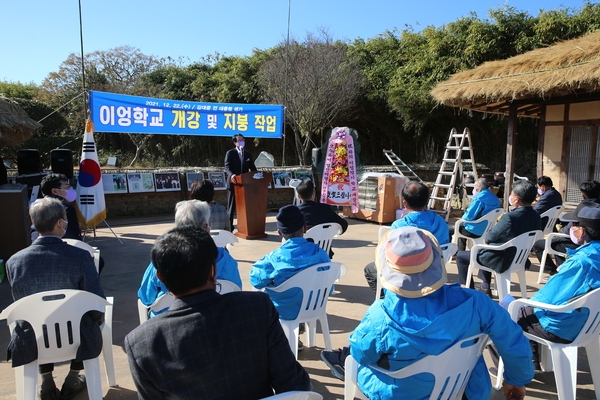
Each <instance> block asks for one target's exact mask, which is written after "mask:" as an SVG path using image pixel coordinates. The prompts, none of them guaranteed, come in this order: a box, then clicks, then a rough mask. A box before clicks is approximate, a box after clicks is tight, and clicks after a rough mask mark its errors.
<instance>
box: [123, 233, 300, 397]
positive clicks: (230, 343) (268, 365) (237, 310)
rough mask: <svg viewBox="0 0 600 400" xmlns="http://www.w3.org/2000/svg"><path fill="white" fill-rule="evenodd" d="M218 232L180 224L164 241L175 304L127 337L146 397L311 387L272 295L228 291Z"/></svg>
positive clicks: (160, 265)
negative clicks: (220, 268)
mask: <svg viewBox="0 0 600 400" xmlns="http://www.w3.org/2000/svg"><path fill="white" fill-rule="evenodd" d="M216 257H217V247H216V246H215V243H214V242H213V240H212V238H211V237H210V235H209V234H208V233H207V232H205V231H203V230H199V229H196V228H194V227H189V226H187V227H179V228H174V229H172V230H171V231H169V232H167V233H165V234H164V235H162V236H161V237H159V238H158V239H157V240H156V243H155V244H154V247H153V248H152V263H153V264H154V266H155V267H156V275H157V276H158V278H159V279H160V280H161V281H162V282H163V283H164V284H165V285H166V286H167V288H168V289H169V290H170V291H171V293H172V294H173V295H174V296H175V302H174V303H173V305H172V306H171V308H170V309H169V311H167V312H165V313H162V314H160V315H158V316H157V317H155V318H152V319H150V320H149V321H147V322H144V323H143V324H142V325H140V326H139V327H137V328H136V329H134V330H133V331H132V332H130V333H129V334H128V335H127V336H126V337H125V350H126V352H127V357H128V359H129V368H130V370H131V374H132V376H133V381H134V383H135V386H136V388H137V390H138V397H139V398H140V399H159V398H170V399H198V400H201V399H260V398H264V397H268V396H271V395H273V391H275V392H276V393H282V392H286V391H293V390H309V389H310V379H309V377H308V374H307V373H306V371H304V369H303V368H302V366H301V365H300V364H299V363H298V362H297V361H296V359H295V358H294V355H293V353H292V350H291V349H290V345H289V344H288V340H287V338H286V336H285V334H284V332H283V329H282V328H281V325H280V324H279V314H277V311H276V310H275V307H274V306H273V303H272V302H271V300H270V298H269V295H267V294H266V293H262V292H231V293H227V294H224V295H220V294H219V293H217V291H216V290H215V289H216V287H217V278H216V267H215V260H216Z"/></svg>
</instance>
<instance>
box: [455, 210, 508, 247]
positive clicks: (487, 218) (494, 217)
mask: <svg viewBox="0 0 600 400" xmlns="http://www.w3.org/2000/svg"><path fill="white" fill-rule="evenodd" d="M502 211H503V209H502V208H496V209H493V210H492V211H490V212H489V213H487V214H485V215H484V216H483V217H481V218H479V219H476V220H474V221H465V220H464V219H459V220H458V221H456V222H455V223H454V234H453V235H452V243H454V244H456V245H458V238H464V239H467V243H471V244H472V245H471V246H470V247H473V246H474V245H476V244H485V237H486V235H487V233H488V232H489V231H490V230H491V229H492V228H493V227H494V225H496V223H497V222H498V218H500V216H501V215H502ZM480 222H487V225H486V226H485V230H484V231H483V234H482V235H481V236H480V237H478V238H472V237H468V236H465V235H463V234H462V233H460V227H461V226H462V225H464V224H465V223H469V224H478V223H480Z"/></svg>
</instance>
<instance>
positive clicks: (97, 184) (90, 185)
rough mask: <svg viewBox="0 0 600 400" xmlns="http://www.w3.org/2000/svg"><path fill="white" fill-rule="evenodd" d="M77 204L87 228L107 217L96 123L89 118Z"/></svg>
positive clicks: (80, 166) (82, 154) (80, 217)
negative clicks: (97, 149) (97, 146)
mask: <svg viewBox="0 0 600 400" xmlns="http://www.w3.org/2000/svg"><path fill="white" fill-rule="evenodd" d="M77 205H78V206H79V210H78V213H77V214H78V218H79V224H80V225H81V226H83V227H85V228H90V229H91V228H95V227H96V226H97V225H98V224H99V223H101V222H102V221H104V220H105V219H106V205H105V203H104V188H103V187H102V171H101V170H100V165H99V164H98V153H97V152H96V142H95V141H94V124H93V123H92V121H90V120H89V119H88V120H86V121H85V133H84V134H83V150H82V152H81V163H80V164H79V178H78V182H77Z"/></svg>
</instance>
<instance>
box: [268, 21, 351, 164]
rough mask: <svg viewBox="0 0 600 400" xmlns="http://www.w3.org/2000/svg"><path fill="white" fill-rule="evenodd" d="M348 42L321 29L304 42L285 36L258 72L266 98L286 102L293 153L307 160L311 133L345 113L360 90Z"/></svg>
mask: <svg viewBox="0 0 600 400" xmlns="http://www.w3.org/2000/svg"><path fill="white" fill-rule="evenodd" d="M347 48H348V46H347V45H346V44H345V43H342V42H339V41H338V42H334V41H333V39H332V38H331V37H330V35H329V34H328V33H327V32H326V31H324V30H321V31H320V32H319V34H318V35H316V36H315V35H314V34H310V33H309V34H307V36H306V39H305V40H304V42H302V43H300V42H298V41H296V40H290V41H289V42H287V41H284V42H282V43H280V44H279V45H278V46H277V47H275V49H273V52H272V55H271V58H270V59H268V60H267V61H266V62H265V63H264V64H263V66H262V67H261V69H260V70H259V73H258V81H259V85H260V87H261V89H262V91H263V94H264V96H265V98H266V100H267V101H269V102H274V103H278V104H283V105H284V106H285V110H286V112H285V114H286V118H287V121H286V122H287V123H288V124H289V125H290V126H291V127H292V129H293V131H294V142H295V147H296V154H297V157H298V161H299V163H300V164H301V165H304V164H305V161H306V160H307V156H308V152H309V150H310V148H311V143H312V137H313V136H314V135H315V134H316V133H318V132H321V130H322V129H324V128H330V127H331V124H332V123H333V121H334V120H336V119H340V118H343V117H344V116H346V115H347V114H348V113H349V111H350V110H351V108H352V106H353V105H354V103H355V101H356V99H357V98H358V96H359V95H360V92H361V90H362V86H363V78H362V74H361V71H360V67H359V65H358V63H357V62H356V61H355V60H354V59H352V58H350V56H349V55H348V52H347Z"/></svg>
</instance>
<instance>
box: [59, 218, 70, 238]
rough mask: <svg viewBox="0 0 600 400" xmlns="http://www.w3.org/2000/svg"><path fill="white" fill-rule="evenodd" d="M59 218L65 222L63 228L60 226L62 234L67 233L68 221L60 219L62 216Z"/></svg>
mask: <svg viewBox="0 0 600 400" xmlns="http://www.w3.org/2000/svg"><path fill="white" fill-rule="evenodd" d="M60 220H61V221H62V222H64V223H65V225H66V226H65V229H63V228H60V229H62V231H63V233H62V236H65V234H66V233H67V228H68V227H69V221H65V220H64V219H62V218H61V219H60Z"/></svg>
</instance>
